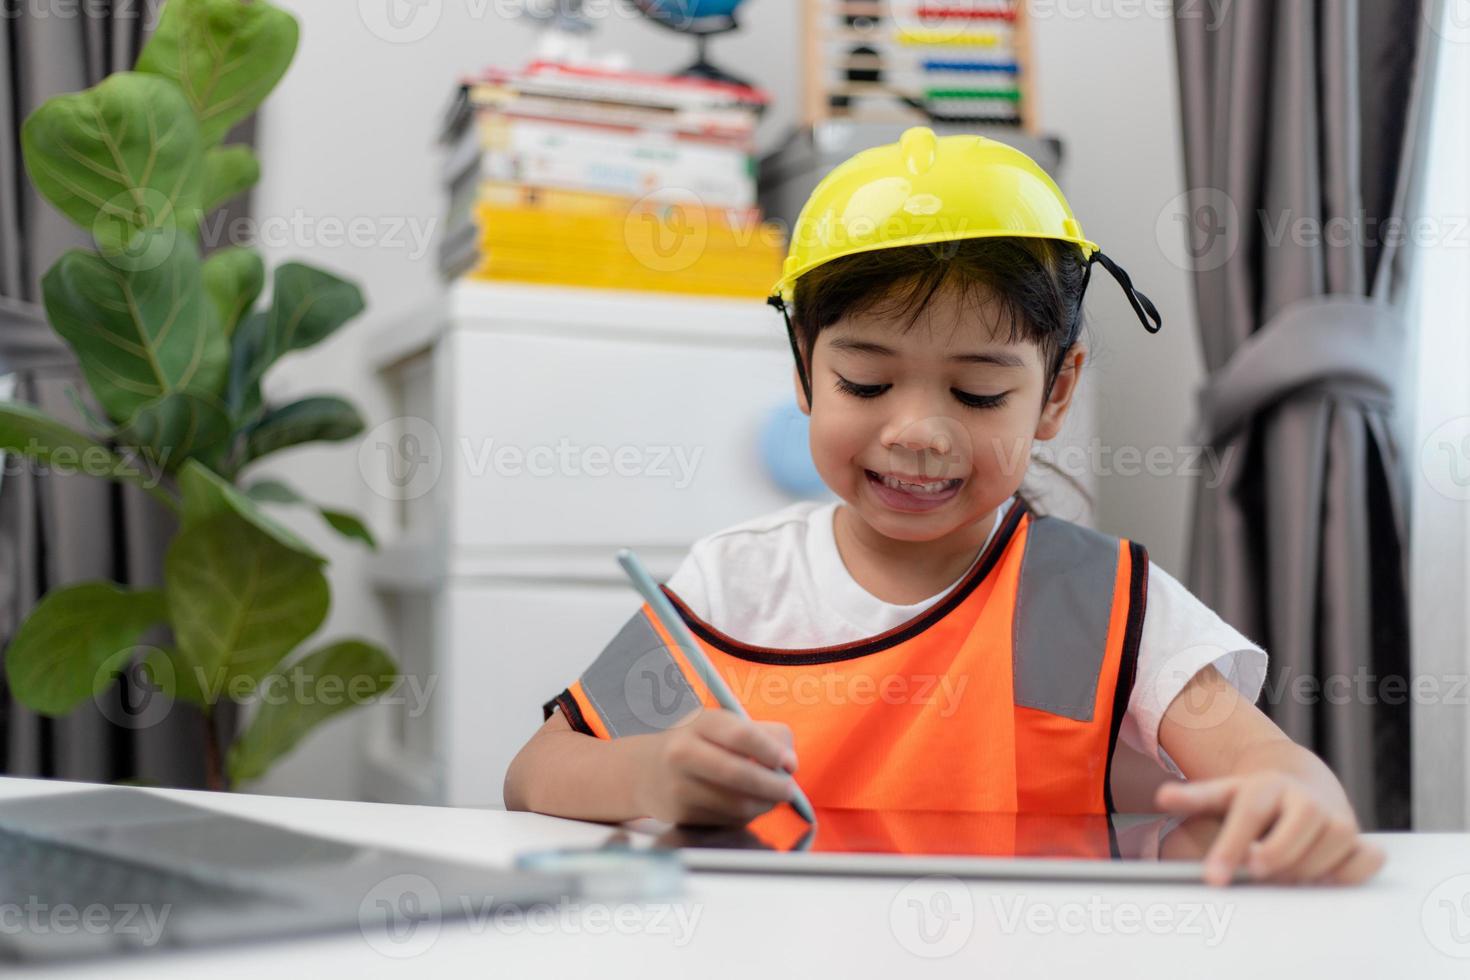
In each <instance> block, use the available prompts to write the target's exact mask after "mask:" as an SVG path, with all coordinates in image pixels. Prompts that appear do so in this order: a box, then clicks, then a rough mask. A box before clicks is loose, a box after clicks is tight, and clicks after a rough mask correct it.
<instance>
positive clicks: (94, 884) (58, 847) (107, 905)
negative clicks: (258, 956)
mask: <svg viewBox="0 0 1470 980" xmlns="http://www.w3.org/2000/svg"><path fill="white" fill-rule="evenodd" d="M262 898H263V896H260V895H256V894H252V893H250V892H246V891H242V890H238V889H234V888H229V887H226V886H220V885H211V884H208V883H206V882H203V881H199V880H197V879H194V878H191V877H188V876H186V875H181V874H175V873H172V872H168V871H163V870H159V869H156V868H151V867H147V866H145V865H141V864H133V863H131V862H128V861H124V860H119V859H117V858H112V857H108V856H106V855H102V854H96V853H92V852H90V851H86V850H82V849H80V848H75V847H70V846H67V845H65V844H58V843H55V842H52V841H46V840H40V839H38V838H35V837H28V836H25V835H22V834H17V833H14V832H13V831H8V830H3V829H0V949H8V950H9V951H10V952H12V953H20V954H22V955H25V954H30V955H38V954H40V955H44V954H45V952H46V951H48V950H50V951H53V952H55V953H63V952H69V954H70V955H76V954H77V953H78V952H80V950H79V949H78V948H77V947H78V946H84V947H101V948H117V947H127V946H152V945H155V944H157V943H159V942H160V941H163V940H164V934H165V933H166V929H167V924H168V921H169V919H170V918H172V917H173V916H175V915H183V914H185V913H195V912H200V911H205V910H208V911H211V912H229V911H231V910H233V909H240V910H244V909H246V908H248V907H258V906H259V905H260V903H261V901H262Z"/></svg>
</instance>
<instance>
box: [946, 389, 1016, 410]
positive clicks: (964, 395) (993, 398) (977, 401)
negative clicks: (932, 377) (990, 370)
mask: <svg viewBox="0 0 1470 980" xmlns="http://www.w3.org/2000/svg"><path fill="white" fill-rule="evenodd" d="M949 390H950V391H952V392H954V396H955V397H956V398H958V399H959V400H960V404H961V405H966V406H968V407H970V408H1000V407H1001V406H1002V405H1004V404H1005V403H1006V392H1001V393H1000V394H998V395H972V394H970V393H969V392H968V391H960V390H959V389H958V388H951V389H949Z"/></svg>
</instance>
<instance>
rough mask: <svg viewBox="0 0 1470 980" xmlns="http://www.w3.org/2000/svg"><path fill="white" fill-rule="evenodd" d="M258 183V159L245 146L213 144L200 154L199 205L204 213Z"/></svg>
mask: <svg viewBox="0 0 1470 980" xmlns="http://www.w3.org/2000/svg"><path fill="white" fill-rule="evenodd" d="M259 182H260V160H259V159H258V158H257V157H256V155H255V153H254V152H253V151H252V150H251V149H250V147H248V146H217V147H214V148H213V149H211V150H210V151H209V152H207V153H205V154H204V187H203V190H202V191H201V193H200V208H201V210H202V211H203V213H205V214H208V213H209V212H211V211H213V210H214V209H215V208H217V207H219V206H220V205H221V204H223V203H225V202H226V201H228V200H229V199H230V198H232V197H234V196H235V195H236V194H243V193H244V192H245V191H248V190H249V189H250V188H252V187H254V186H255V185H256V184H257V183H259Z"/></svg>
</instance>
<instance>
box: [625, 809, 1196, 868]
mask: <svg viewBox="0 0 1470 980" xmlns="http://www.w3.org/2000/svg"><path fill="white" fill-rule="evenodd" d="M816 815H817V823H816V825H815V826H812V825H809V824H807V823H806V821H804V820H802V819H801V818H800V817H799V816H797V814H796V813H795V811H793V810H791V808H790V807H787V806H781V807H777V808H776V809H774V810H770V811H768V812H767V813H765V814H762V815H761V816H760V817H757V818H756V819H755V820H753V821H751V822H750V823H749V824H747V825H746V826H744V827H736V828H716V827H709V828H703V827H686V826H679V827H673V828H671V829H669V830H667V831H665V832H664V833H662V834H660V835H659V836H658V837H657V838H656V839H655V840H654V842H653V846H654V847H657V848H668V849H690V850H699V849H717V850H740V851H766V852H797V851H802V852H810V853H814V854H889V855H912V856H921V855H922V856H934V857H943V856H949V857H973V858H1041V859H1045V858H1052V859H1070V860H1084V861H1153V862H1159V861H1193V862H1197V861H1199V860H1201V859H1202V858H1203V857H1204V854H1205V852H1206V851H1207V850H1208V849H1209V845H1210V843H1211V841H1213V840H1214V837H1215V834H1216V833H1217V832H1218V830H1219V826H1220V821H1219V818H1217V817H1189V818H1181V817H1172V816H1169V815H1167V814H1152V813H1148V814H1112V815H1104V814H1035V813H967V812H958V811H940V810H847V809H834V808H823V807H818V808H817V809H816Z"/></svg>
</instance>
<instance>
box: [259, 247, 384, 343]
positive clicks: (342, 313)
mask: <svg viewBox="0 0 1470 980" xmlns="http://www.w3.org/2000/svg"><path fill="white" fill-rule="evenodd" d="M363 308H364V304H363V299H362V290H360V289H358V288H357V286H356V285H355V284H354V283H351V282H348V281H347V280H346V279H340V278H338V277H337V276H334V275H332V274H331V273H330V272H326V271H323V270H321V269H314V268H312V267H311V266H308V265H302V264H300V263H299V262H287V263H286V264H285V265H282V266H279V267H277V268H276V277H275V293H274V295H273V296H272V298H271V327H270V336H271V347H270V349H271V352H272V354H273V358H272V359H274V358H275V357H280V356H282V355H283V354H285V353H286V352H287V351H293V350H301V349H303V348H306V347H310V346H312V345H313V344H317V343H320V342H321V341H323V340H325V339H326V338H327V337H329V336H331V335H332V333H333V332H334V331H336V330H337V328H338V327H341V326H342V325H343V324H344V323H346V322H347V321H348V320H351V319H352V318H353V317H355V316H357V315H358V314H359V313H361V312H362V311H363Z"/></svg>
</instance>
